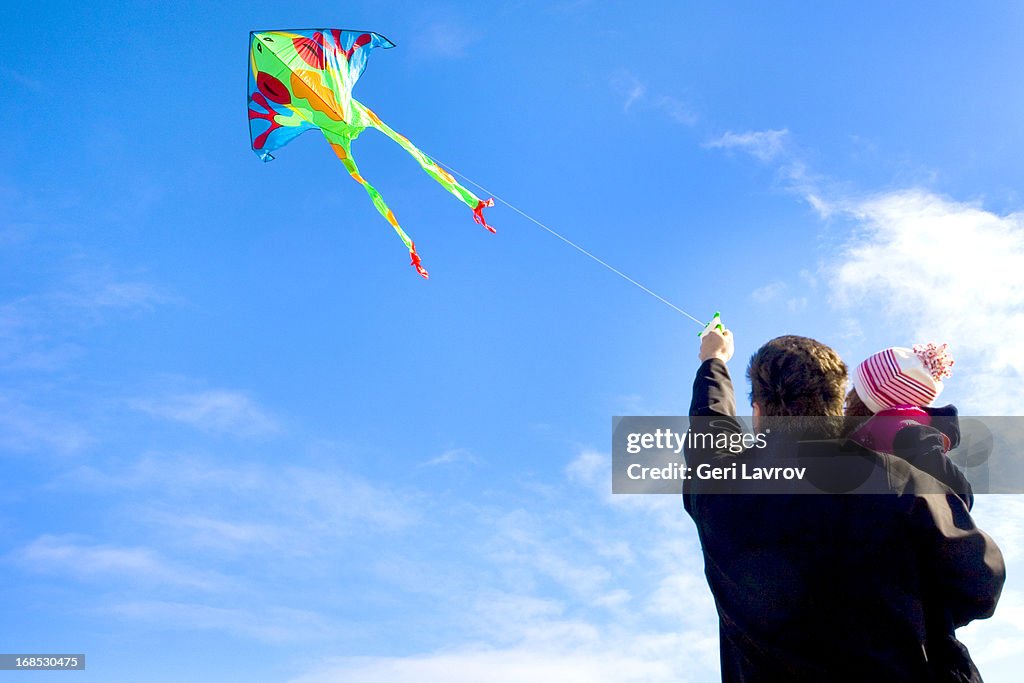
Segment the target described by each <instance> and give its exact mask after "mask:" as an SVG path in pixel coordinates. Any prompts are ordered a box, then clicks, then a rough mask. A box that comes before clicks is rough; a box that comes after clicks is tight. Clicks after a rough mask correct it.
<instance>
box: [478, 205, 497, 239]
mask: <svg viewBox="0 0 1024 683" xmlns="http://www.w3.org/2000/svg"><path fill="white" fill-rule="evenodd" d="M489 206H494V200H493V199H488V200H486V201H485V200H483V199H481V200H480V203H479V204H477V205H476V208H475V209H473V220H475V221H476V222H477V223H479V224H480V225H482V226H484V227H485V228H487V229H488V230H490V231H491V232H492V233H495V232H498V231H497V230H495V229H494V228H492V227H491V226H490V225H488V224H487V221H486V220H484V209H486V208H487V207H489Z"/></svg>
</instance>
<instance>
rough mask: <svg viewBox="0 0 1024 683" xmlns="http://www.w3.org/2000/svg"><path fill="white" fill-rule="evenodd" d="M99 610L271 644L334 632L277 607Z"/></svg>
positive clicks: (123, 605) (171, 605)
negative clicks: (224, 633) (220, 632)
mask: <svg viewBox="0 0 1024 683" xmlns="http://www.w3.org/2000/svg"><path fill="white" fill-rule="evenodd" d="M101 611H102V612H105V613H108V614H112V615H114V616H116V617H120V618H122V619H127V620H130V621H133V622H140V623H150V624H154V625H159V626H160V628H163V629H166V628H173V629H180V630H183V631H195V630H196V629H203V630H216V631H224V632H227V633H232V634H235V635H238V636H242V637H245V638H251V639H254V640H257V641H260V642H265V643H271V644H281V643H291V642H303V643H306V642H308V641H310V640H312V639H316V638H324V637H327V636H330V635H332V633H333V632H334V631H335V629H334V627H333V626H332V625H331V624H330V623H329V622H328V621H327V620H325V619H324V618H323V617H322V616H321V615H319V614H316V613H315V612H309V611H305V610H296V609H288V608H281V607H261V608H259V609H239V608H236V607H218V606H214V605H204V604H198V603H186V602H173V601H167V600H139V601H134V602H120V603H114V604H111V605H109V606H105V607H103V608H102V610H101Z"/></svg>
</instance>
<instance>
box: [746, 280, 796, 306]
mask: <svg viewBox="0 0 1024 683" xmlns="http://www.w3.org/2000/svg"><path fill="white" fill-rule="evenodd" d="M786 289H787V287H786V283H785V282H782V281H775V282H769V283H768V284H766V285H764V286H763V287H758V288H757V289H755V290H754V291H753V292H751V293H750V296H751V298H753V299H754V301H756V302H757V303H759V304H766V303H768V302H769V301H774V300H775V299H778V298H779V297H780V296H782V294H783V293H784V292H785V291H786Z"/></svg>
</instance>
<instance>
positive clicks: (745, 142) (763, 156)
mask: <svg viewBox="0 0 1024 683" xmlns="http://www.w3.org/2000/svg"><path fill="white" fill-rule="evenodd" d="M788 138H789V130H788V129H786V128H783V129H780V130H752V131H747V132H745V133H733V132H732V131H728V132H726V133H725V134H723V135H722V136H720V137H718V138H715V139H714V140H709V141H708V142H705V143H704V146H705V147H709V148H711V149H737V150H740V151H743V152H747V153H748V154H751V155H753V156H754V157H756V158H757V159H760V160H761V161H772V160H773V159H775V158H776V157H778V156H779V155H780V154H781V153H782V152H783V151H784V150H785V147H786V141H787V139H788Z"/></svg>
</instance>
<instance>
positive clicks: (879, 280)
mask: <svg viewBox="0 0 1024 683" xmlns="http://www.w3.org/2000/svg"><path fill="white" fill-rule="evenodd" d="M833 208H834V209H838V210H840V211H842V212H843V213H845V214H846V215H847V216H849V217H852V218H853V219H854V220H855V221H856V222H857V229H856V234H855V236H854V238H853V239H852V240H850V242H849V243H848V244H847V245H846V246H845V247H844V248H843V249H842V252H841V253H840V254H839V256H838V257H837V259H836V262H835V263H834V266H833V268H832V278H831V281H832V287H833V294H834V300H835V301H836V303H838V304H839V305H841V306H844V307H846V308H848V309H856V310H857V311H858V312H859V313H861V317H862V318H867V321H868V322H869V324H868V325H867V326H866V327H865V329H867V330H869V331H870V338H872V339H876V340H877V342H876V345H877V346H878V348H884V347H886V346H891V345H894V344H899V345H903V346H908V345H910V344H913V343H918V342H925V341H930V340H936V341H945V342H949V344H950V348H951V350H952V351H953V353H954V356H955V357H956V358H957V366H956V367H955V369H954V378H953V379H952V380H951V381H950V382H947V386H949V387H951V388H952V387H955V391H956V394H957V395H956V396H955V397H950V398H955V400H956V401H957V402H958V403H959V404H960V407H961V409H962V410H965V411H967V412H968V413H972V414H975V415H1014V414H1022V413H1024V381H1022V379H1024V353H1022V347H1021V345H1020V340H1021V339H1024V268H1022V267H1021V264H1022V263H1024V216H1022V215H1021V214H1009V215H1004V216H1000V215H996V214H994V213H991V212H989V211H985V210H984V209H982V208H980V207H979V206H976V205H974V204H966V203H962V202H957V201H954V200H952V199H948V198H945V197H941V196H939V195H936V194H933V193H929V192H927V191H924V190H918V189H914V190H905V191H897V192H889V193H885V194H880V195H876V196H874V197H870V198H867V199H864V200H860V201H847V202H843V203H834V204H833ZM872 328H873V329H872Z"/></svg>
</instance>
